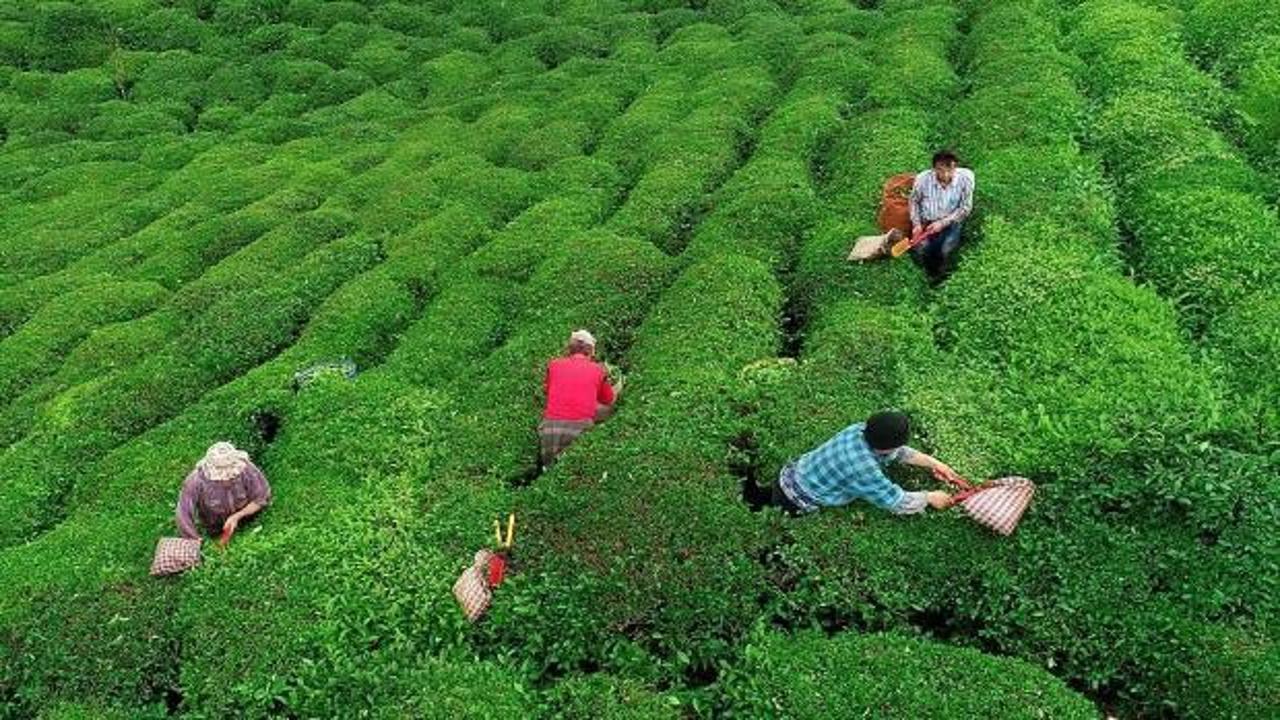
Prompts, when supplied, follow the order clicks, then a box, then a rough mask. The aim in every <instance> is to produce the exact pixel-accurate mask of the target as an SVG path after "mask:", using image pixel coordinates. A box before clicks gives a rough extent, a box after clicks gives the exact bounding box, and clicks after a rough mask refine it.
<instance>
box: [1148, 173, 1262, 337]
mask: <svg viewBox="0 0 1280 720" xmlns="http://www.w3.org/2000/svg"><path fill="white" fill-rule="evenodd" d="M1130 208H1131V209H1132V212H1133V217H1132V220H1131V227H1132V229H1133V233H1134V236H1135V237H1136V238H1137V239H1138V241H1139V243H1140V245H1139V248H1140V251H1139V253H1140V254H1139V257H1138V261H1139V262H1138V268H1139V269H1140V270H1141V271H1142V272H1143V273H1144V274H1145V275H1146V276H1147V277H1149V278H1151V279H1152V280H1153V281H1154V282H1155V283H1156V284H1157V285H1158V286H1159V287H1160V288H1161V290H1162V291H1164V292H1166V293H1167V294H1168V295H1169V296H1170V297H1176V298H1183V299H1184V300H1183V302H1182V305H1183V312H1184V313H1185V314H1187V315H1188V317H1189V318H1190V319H1191V322H1192V323H1193V324H1194V326H1195V327H1204V325H1205V324H1207V323H1208V322H1209V320H1210V319H1211V318H1213V317H1216V316H1217V315H1218V314H1219V313H1221V312H1223V311H1225V310H1227V309H1228V308H1230V307H1232V306H1234V305H1236V304H1237V303H1238V302H1240V301H1241V300H1242V299H1244V298H1246V297H1248V296H1249V295H1250V294H1252V293H1253V292H1255V291H1257V290H1258V289H1259V288H1263V287H1274V286H1276V285H1277V281H1276V277H1275V272H1274V271H1275V269H1276V268H1280V221H1278V220H1277V218H1276V215H1275V212H1274V209H1272V208H1269V207H1267V206H1266V205H1264V204H1263V203H1262V202H1260V201H1259V199H1258V198H1256V197H1254V196H1252V195H1248V194H1245V193H1239V192H1232V191H1229V190H1220V189H1217V188H1206V189H1200V188H1193V187H1187V186H1182V187H1168V188H1167V189H1166V188H1165V187H1160V186H1155V187H1152V188H1151V189H1146V188H1143V189H1142V190H1141V191H1139V192H1135V193H1134V194H1133V201H1132V202H1131V203H1130Z"/></svg>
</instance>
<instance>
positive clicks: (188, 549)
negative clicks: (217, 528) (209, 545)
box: [151, 537, 200, 577]
mask: <svg viewBox="0 0 1280 720" xmlns="http://www.w3.org/2000/svg"><path fill="white" fill-rule="evenodd" d="M199 564H200V541H199V540H195V539H192V538H177V537H166V538H160V542H158V543H156V555H155V558H154V559H152V561H151V574H152V575H154V576H156V577H160V576H162V575H176V574H177V573H180V572H184V571H187V570H190V569H191V568H193V567H195V566H197V565H199Z"/></svg>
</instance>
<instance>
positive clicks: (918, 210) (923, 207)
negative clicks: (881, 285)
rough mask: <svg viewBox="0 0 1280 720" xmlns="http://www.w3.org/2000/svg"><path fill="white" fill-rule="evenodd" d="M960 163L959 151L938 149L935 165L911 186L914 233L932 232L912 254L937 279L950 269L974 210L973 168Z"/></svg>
mask: <svg viewBox="0 0 1280 720" xmlns="http://www.w3.org/2000/svg"><path fill="white" fill-rule="evenodd" d="M958 164H959V161H958V160H957V159H956V156H955V153H953V152H951V151H950V150H940V151H938V152H937V153H935V154H934V156H933V167H932V168H930V169H928V170H925V171H924V172H922V173H920V174H919V175H916V180H915V184H914V185H913V186H912V188H911V203H910V205H911V231H912V234H913V235H914V234H916V233H918V232H920V231H921V230H924V231H926V232H928V233H930V237H929V239H928V240H926V241H925V242H923V243H921V244H920V245H917V246H916V247H914V248H912V249H911V254H912V256H913V257H914V258H915V260H916V262H918V263H920V264H921V265H923V266H924V269H925V272H926V273H927V274H928V275H929V279H930V280H932V281H934V282H937V281H939V280H941V279H942V278H943V277H944V276H945V275H946V273H947V272H948V271H949V270H950V266H951V256H952V255H953V254H954V253H955V251H956V248H957V247H959V245H960V230H961V228H962V227H963V225H964V221H965V219H966V218H968V217H969V213H970V212H972V211H973V189H974V176H973V171H972V170H970V169H968V168H962V167H957V165H958Z"/></svg>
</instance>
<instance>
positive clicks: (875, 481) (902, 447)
mask: <svg viewBox="0 0 1280 720" xmlns="http://www.w3.org/2000/svg"><path fill="white" fill-rule="evenodd" d="M910 433H911V428H910V421H909V420H908V419H907V416H906V415H903V414H902V413H898V412H879V413H876V414H874V415H872V416H871V417H870V418H868V419H867V421H866V422H865V423H854V424H853V425H850V426H849V427H847V428H845V429H844V430H841V431H840V432H839V433H838V434H836V436H835V437H833V438H831V439H830V440H828V441H827V442H825V443H823V444H822V445H821V446H819V447H817V448H815V449H814V450H811V451H809V452H807V453H805V454H804V455H802V456H800V458H799V459H797V460H794V461H792V462H790V463H787V465H786V467H784V468H782V472H781V473H780V474H779V476H778V482H777V483H776V484H775V485H774V486H773V496H772V502H773V504H774V505H776V506H778V507H780V508H782V509H783V510H784V511H786V512H787V513H788V514H791V515H795V514H799V513H808V512H814V511H815V510H818V509H819V508H823V507H838V506H840V505H848V504H849V503H851V502H853V501H854V500H866V501H867V502H869V503H871V504H872V505H875V506H876V507H878V508H881V509H884V510H888V511H889V512H892V513H895V514H899V515H909V514H913V513H918V512H921V511H922V510H924V509H925V507H926V506H929V507H933V508H934V509H936V510H941V509H943V508H946V507H949V506H950V505H951V496H950V495H948V494H947V493H945V492H940V491H933V492H908V491H906V490H903V489H902V488H901V487H899V486H898V485H897V484H896V483H894V482H893V481H892V480H890V479H889V478H888V477H887V476H885V474H884V470H883V467H884V466H885V465H887V464H888V463H891V462H902V463H906V464H908V465H915V466H917V467H923V468H928V469H929V470H931V471H932V472H933V474H934V476H935V477H937V478H938V479H939V480H946V481H951V480H954V479H956V478H957V477H958V476H957V475H956V472H955V471H954V470H952V469H951V468H950V467H949V466H947V464H946V463H943V462H941V461H939V460H938V459H936V458H934V457H931V456H929V455H926V454H925V453H922V452H920V451H919V450H915V449H913V448H911V447H908V446H907V444H906V443H907V438H908V437H909V436H910Z"/></svg>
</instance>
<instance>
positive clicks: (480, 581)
mask: <svg viewBox="0 0 1280 720" xmlns="http://www.w3.org/2000/svg"><path fill="white" fill-rule="evenodd" d="M492 558H493V553H491V552H489V551H488V550H479V551H477V552H476V557H475V561H474V562H472V563H471V567H469V568H467V569H466V570H463V571H462V574H461V575H459V576H458V580H457V582H455V583H454V584H453V596H454V597H455V598H457V599H458V605H460V606H461V607H462V614H463V615H466V616H467V620H469V621H471V622H475V621H477V620H479V619H480V618H481V617H483V616H484V614H485V613H486V612H487V611H488V610H489V604H490V603H491V602H493V590H492V588H490V587H489V577H488V575H489V560H490V559H492Z"/></svg>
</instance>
